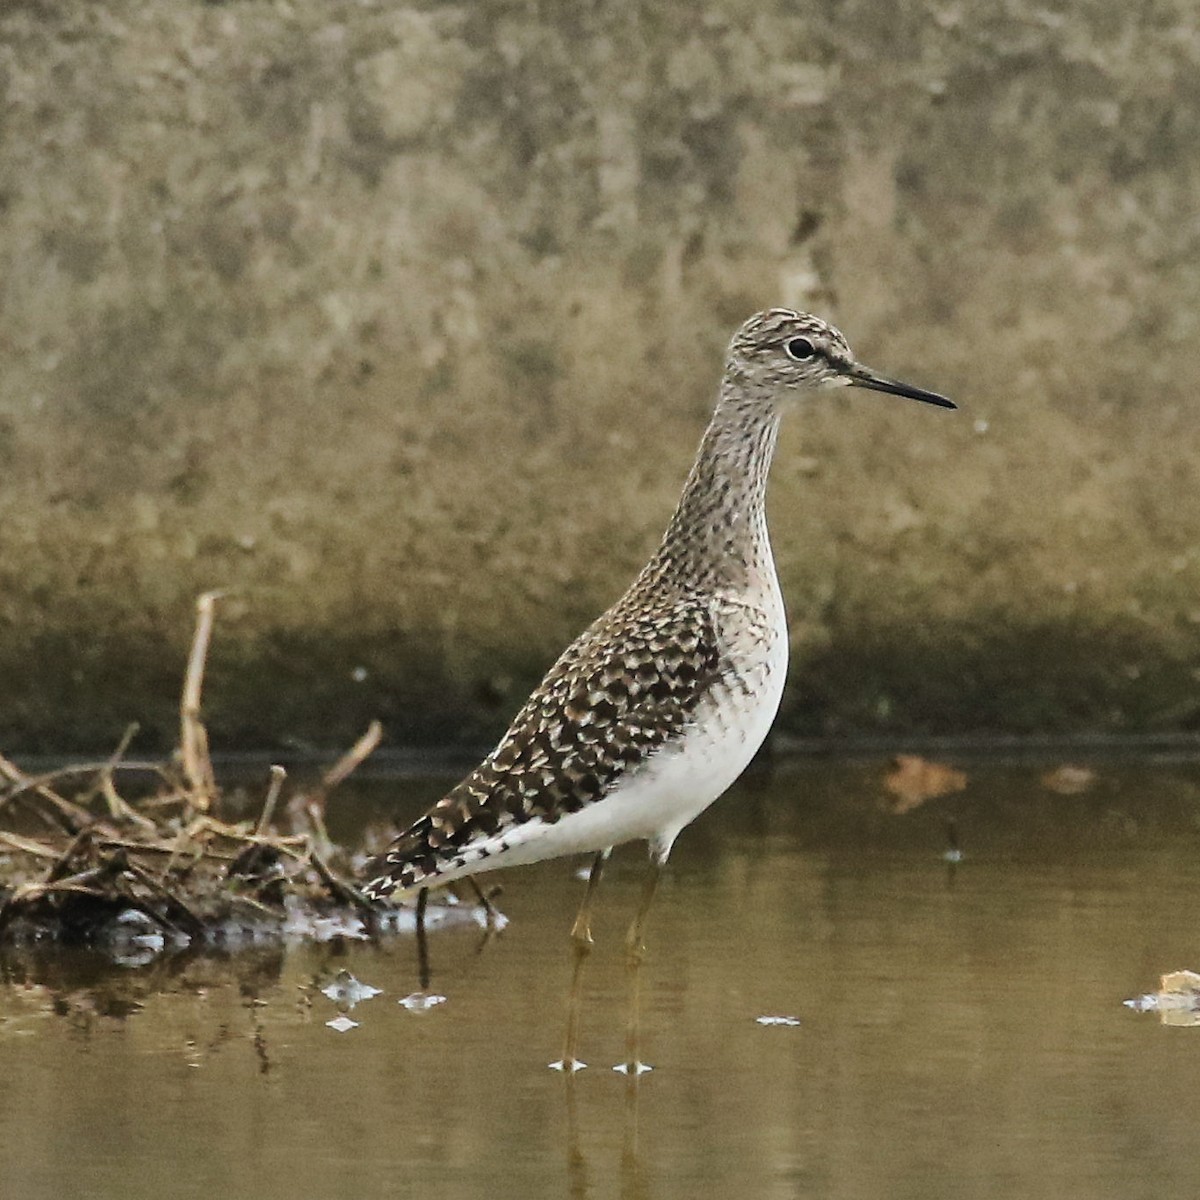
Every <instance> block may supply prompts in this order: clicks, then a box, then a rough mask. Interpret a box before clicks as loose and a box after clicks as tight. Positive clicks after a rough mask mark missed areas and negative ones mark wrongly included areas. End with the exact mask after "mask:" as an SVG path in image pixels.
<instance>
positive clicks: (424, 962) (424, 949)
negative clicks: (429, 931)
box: [417, 888, 430, 992]
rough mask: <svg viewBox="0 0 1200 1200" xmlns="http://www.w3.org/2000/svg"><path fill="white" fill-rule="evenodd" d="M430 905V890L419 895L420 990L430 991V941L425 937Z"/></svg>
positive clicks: (418, 964) (418, 970) (418, 962)
mask: <svg viewBox="0 0 1200 1200" xmlns="http://www.w3.org/2000/svg"><path fill="white" fill-rule="evenodd" d="M428 905H429V889H428V888H422V889H421V890H420V891H419V892H418V893H417V978H418V980H419V987H420V990H421V991H423V992H427V991H429V978H430V972H429V939H428V938H427V937H426V935H425V909H426V908H427V907H428Z"/></svg>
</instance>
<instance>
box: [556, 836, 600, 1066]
mask: <svg viewBox="0 0 1200 1200" xmlns="http://www.w3.org/2000/svg"><path fill="white" fill-rule="evenodd" d="M611 853H612V850H611V848H610V849H608V850H601V851H600V852H599V853H598V854H597V855H596V857H595V858H594V859H592V869H591V870H590V871H589V872H588V881H587V888H586V889H585V890H584V893H583V903H582V904H580V906H579V913H578V915H577V916H576V917H575V924H574V925H572V926H571V950H572V957H573V960H574V965H573V966H572V969H571V991H570V993H569V994H568V996H567V1036H566V1040H565V1042H564V1043H563V1056H562V1058H561V1059H560V1060H559V1061H558V1062H555V1063H551V1064H550V1065H551V1067H553V1068H554V1069H555V1070H556V1071H567V1072H573V1071H578V1070H580V1069H581V1068H583V1067H585V1066H587V1064H586V1063H582V1062H580V1061H579V1059H578V1058H577V1057H576V1054H575V1052H576V1050H577V1049H578V1046H579V1010H580V1005H581V1002H582V993H583V964H584V963H585V962H586V961H587V957H588V955H589V954H591V952H592V929H591V908H592V899H593V897H594V896H595V895H596V889H597V888H598V887H599V886H600V876H601V875H603V874H604V864H605V862H606V861H607V859H608V856H609V854H611Z"/></svg>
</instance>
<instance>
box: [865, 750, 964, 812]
mask: <svg viewBox="0 0 1200 1200" xmlns="http://www.w3.org/2000/svg"><path fill="white" fill-rule="evenodd" d="M883 786H884V787H885V788H887V790H888V791H889V792H891V794H892V795H893V796H895V797H896V799H895V800H894V801H893V802H892V805H891V811H892V812H894V813H906V812H908V811H910V810H911V809H914V808H917V807H918V806H919V805H922V804H924V803H925V801H926V800H936V799H937V798H938V797H939V796H949V795H952V794H953V793H954V792H961V791H962V790H963V788H965V787H966V786H967V776H966V772H964V771H959V770H956V769H955V768H954V767H948V766H946V765H945V763H938V762H931V761H930V760H929V759H927V758H922V757H921V756H920V755H919V754H897V755H896V757H895V758H893V759H892V764H891V767H890V768H889V769H888V773H887V775H885V776H884V780H883Z"/></svg>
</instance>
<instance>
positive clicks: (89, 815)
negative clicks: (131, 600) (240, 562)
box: [0, 592, 403, 958]
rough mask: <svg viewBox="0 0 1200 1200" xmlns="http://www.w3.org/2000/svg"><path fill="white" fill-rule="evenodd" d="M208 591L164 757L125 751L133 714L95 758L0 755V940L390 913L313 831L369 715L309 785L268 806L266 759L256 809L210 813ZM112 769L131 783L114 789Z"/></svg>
mask: <svg viewBox="0 0 1200 1200" xmlns="http://www.w3.org/2000/svg"><path fill="white" fill-rule="evenodd" d="M217 598H218V594H217V593H211V592H209V593H205V594H204V595H202V596H201V597H200V598H199V600H198V602H197V620H196V630H195V635H194V637H193V642H192V649H191V654H190V656H189V660H188V667H187V672H186V676H185V679H184V686H183V695H182V701H181V705H180V744H179V748H178V750H177V751H176V753H175V755H174V756H173V757H172V759H171V761H170V762H168V763H166V764H154V763H135V762H129V761H127V760H126V757H125V755H126V751H127V749H128V746H129V744H130V742H131V740H132V738H133V736H134V734H135V733H136V726H133V727H131V728H130V729H128V730H126V733H125V736H124V737H123V738H122V739H121V743H120V745H119V746H118V747H117V748H116V750H115V751H114V752H113V754H112V756H111V757H110V758H109V759H107V760H106V761H104V762H99V763H91V764H85V765H82V766H72V767H67V768H64V769H62V770H60V771H56V772H53V773H50V774H47V775H44V776H39V777H31V776H28V775H26V774H25V773H24V772H22V771H21V770H20V769H19V768H18V767H17V766H16V765H15V764H13V763H12V762H10V761H8V760H7V759H5V758H3V757H0V851H6V852H7V853H6V854H3V855H0V860H2V859H4V858H7V860H8V861H7V864H6V867H7V869H6V871H5V876H6V882H5V883H3V884H0V943H4V942H8V943H10V944H11V943H28V942H30V941H38V940H42V939H49V938H54V939H58V940H62V941H70V942H87V943H92V944H101V945H104V946H105V947H106V948H108V949H109V950H111V951H113V952H114V953H117V954H128V955H133V956H134V957H135V958H136V957H137V956H139V955H146V956H150V955H153V954H155V953H157V952H158V951H160V950H162V949H163V948H164V947H165V946H167V945H170V944H172V943H174V944H187V943H189V942H195V941H198V940H199V941H207V942H211V943H214V944H220V943H223V942H224V943H229V942H239V941H246V940H256V939H257V938H259V937H274V936H279V935H280V934H281V933H282V934H288V933H295V934H302V935H304V936H310V937H317V938H324V937H329V936H335V935H337V934H339V933H340V934H349V935H351V936H356V935H357V936H361V935H362V933H363V932H364V931H365V930H371V929H377V928H379V927H380V926H381V925H387V924H391V925H393V926H394V925H396V924H397V923H398V922H399V921H400V920H402V919H403V916H402V914H401V912H400V911H399V910H395V909H392V910H387V911H385V912H380V911H378V910H376V909H375V908H374V907H373V906H372V905H371V904H370V902H369V901H368V900H366V899H365V898H364V897H363V896H362V894H361V893H360V892H359V891H358V889H357V888H356V887H355V886H354V885H353V883H351V882H350V881H349V878H348V868H349V860H348V857H347V856H346V854H345V852H344V851H342V850H341V849H339V848H338V847H336V846H334V845H333V844H332V843H331V841H330V839H329V836H328V834H327V832H326V829H325V821H324V812H325V803H326V800H327V798H328V796H329V793H330V792H331V791H332V789H333V788H335V787H336V786H337V785H338V784H339V783H341V782H342V781H343V780H345V779H346V778H347V776H349V775H350V774H351V772H353V771H354V769H355V768H356V767H357V766H358V765H359V764H360V763H361V762H362V761H363V760H364V759H365V758H366V757H367V756H368V755H369V754H371V752H372V751H373V750H374V749H375V747H376V746H377V745H378V743H379V739H380V735H381V728H380V726H379V724H378V722H372V724H371V726H370V728H369V729H368V730H367V732H366V733H365V734H364V735H363V736H362V737H361V738H360V739H359V740H358V742H357V743H356V744H355V745H354V746H353V747H352V748H351V749H350V750H349V751H348V752H347V753H346V754H345V755H344V756H343V757H342V758H341V759H340V760H339V761H338V762H336V763H335V764H334V765H333V766H331V767H330V768H329V769H328V770H327V771H326V772H325V773H324V774H323V776H322V777H321V779H320V781H319V782H318V783H317V784H316V786H314V787H312V788H310V789H308V790H306V791H301V790H295V791H294V792H293V793H292V794H291V796H290V797H288V798H286V800H285V802H284V803H283V804H282V805H281V804H280V800H281V799H283V798H284V797H283V792H284V786H285V783H286V773H285V771H284V770H283V768H282V767H277V766H276V767H272V768H271V779H270V783H269V786H268V788H267V791H266V796H265V798H264V801H263V804H262V807H261V811H260V812H259V815H258V817H257V819H256V820H240V821H235V822H231V821H227V820H223V819H221V813H222V811H223V803H222V795H221V791H220V789H219V788H218V787H217V784H216V780H215V777H214V773H213V767H212V761H211V759H210V757H209V750H208V734H207V731H206V729H205V727H204V724H203V722H202V720H201V708H200V697H201V689H202V685H203V678H204V666H205V662H206V659H207V655H208V646H209V641H210V638H211V634H212V625H213V616H214V607H215V603H216V600H217ZM118 778H121V779H122V780H128V781H130V785H131V786H132V785H133V784H137V786H138V787H139V788H140V791H141V792H143V793H144V794H142V795H139V796H137V797H136V798H134V799H127V798H126V796H125V795H123V794H122V791H121V790H120V789H119V788H118V785H117V780H118ZM147 780H149V781H150V786H149V787H147ZM123 786H124V785H123ZM281 826H282V829H281Z"/></svg>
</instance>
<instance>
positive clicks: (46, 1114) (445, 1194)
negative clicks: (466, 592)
mask: <svg viewBox="0 0 1200 1200" xmlns="http://www.w3.org/2000/svg"><path fill="white" fill-rule="evenodd" d="M881 772H882V767H881V765H880V764H869V765H864V766H833V765H821V766H812V765H806V766H797V767H791V768H784V769H781V770H779V771H777V772H776V773H775V774H774V775H773V776H772V777H771V778H770V779H762V778H758V779H753V780H750V781H748V782H746V783H743V784H742V785H741V786H740V787H739V788H738V789H737V790H736V791H735V792H734V793H731V795H730V796H728V797H727V798H726V799H724V800H723V801H722V802H721V803H720V804H719V805H718V806H717V807H716V808H715V809H713V810H711V811H710V812H709V813H708V814H706V815H705V816H704V817H703V818H701V820H700V821H699V822H698V823H697V824H696V825H695V826H694V827H693V828H692V829H690V830H688V831H687V832H685V834H684V835H683V837H682V838H681V839H680V842H679V843H678V845H677V847H676V852H675V854H674V856H673V858H672V864H671V869H670V872H669V875H668V877H667V879H666V880H665V882H664V885H663V887H662V889H661V892H660V895H659V898H658V901H657V904H656V908H655V910H654V912H653V915H652V919H651V927H650V935H649V943H650V954H649V958H648V960H647V964H646V969H645V970H646V981H645V996H644V1018H643V1024H644V1027H645V1030H644V1033H645V1036H644V1054H645V1057H646V1059H647V1060H648V1061H649V1062H651V1063H652V1064H653V1065H654V1067H655V1070H654V1071H653V1072H652V1073H651V1074H648V1075H646V1076H643V1077H642V1078H641V1079H640V1080H639V1081H637V1082H636V1083H633V1082H631V1081H629V1080H627V1079H626V1078H624V1077H622V1076H621V1075H618V1074H615V1073H613V1071H612V1070H611V1067H612V1065H613V1064H615V1063H617V1062H618V1061H619V1060H620V1059H621V1057H622V1030H623V1024H624V1005H625V991H624V988H625V980H624V970H623V962H622V956H621V946H620V939H621V935H622V932H623V928H624V923H625V922H626V921H627V920H628V917H629V915H630V913H631V911H632V909H633V906H634V904H635V902H636V897H637V891H638V888H639V883H640V873H641V868H642V859H641V853H640V851H639V850H637V849H627V850H625V851H624V852H618V855H617V856H616V857H615V858H614V861H613V864H612V866H611V868H610V871H609V873H608V875H607V876H606V878H605V881H604V885H603V888H602V891H601V894H600V900H599V909H598V913H597V919H596V921H595V923H594V929H595V932H596V936H597V948H596V953H595V955H594V956H593V959H592V961H591V963H590V964H589V969H588V976H587V984H586V990H587V995H586V1007H585V1011H584V1030H583V1046H582V1051H583V1057H584V1058H585V1059H586V1060H587V1061H588V1062H589V1063H590V1064H591V1066H590V1067H589V1069H588V1070H586V1071H583V1072H581V1073H580V1074H579V1075H577V1076H576V1077H574V1078H573V1079H566V1078H564V1077H563V1076H561V1075H559V1074H556V1073H554V1072H551V1071H550V1070H548V1069H547V1066H546V1064H547V1063H548V1062H549V1061H550V1060H551V1059H554V1058H557V1057H558V1054H559V1050H560V1044H559V1043H560V1038H561V1032H562V1008H563V997H564V991H565V987H566V981H567V973H568V965H569V964H568V951H567V943H566V933H567V929H568V927H569V924H570V920H571V916H572V912H573V909H574V906H575V905H576V903H577V902H578V898H579V895H580V893H581V890H582V883H581V882H579V880H578V879H577V878H576V877H575V869H576V867H577V866H578V865H579V864H575V863H565V862H559V863H547V864H542V865H540V866H537V867H531V868H526V869H521V870H514V871H510V872H503V873H501V874H498V875H495V876H492V877H491V878H492V879H493V880H494V881H495V882H498V883H503V884H504V894H503V896H502V898H501V900H500V904H501V907H502V908H503V909H504V911H505V913H506V914H507V915H508V917H509V918H510V922H511V923H510V925H509V927H508V928H507V929H506V930H505V931H504V932H503V933H502V934H500V935H499V936H497V937H495V938H493V939H492V940H491V941H490V942H489V943H488V944H486V945H483V946H481V944H480V942H481V933H480V931H479V930H478V929H475V928H472V927H470V926H468V925H463V926H459V927H456V928H450V929H446V930H444V931H440V932H438V933H437V934H436V935H435V936H434V937H433V939H432V947H431V949H432V956H433V969H434V978H433V990H434V991H436V992H437V993H439V994H443V995H445V996H446V998H447V999H446V1001H445V1003H442V1004H438V1005H436V1006H434V1007H432V1008H430V1009H428V1010H427V1011H423V1012H422V1011H412V1010H410V1009H406V1008H405V1007H403V1006H401V1005H400V1004H398V1003H397V1001H398V1000H401V999H403V998H405V997H407V996H409V995H410V994H411V993H412V992H413V991H414V990H415V989H416V986H417V981H416V966H415V956H414V947H413V943H412V941H411V939H410V938H405V937H395V938H393V939H392V940H390V941H388V942H387V943H386V944H384V945H381V946H373V945H370V944H362V943H353V942H350V943H342V944H337V943H335V944H329V945H322V946H319V947H304V946H292V947H289V948H286V949H285V948H278V947H267V948H263V947H259V948H257V949H255V950H252V951H249V952H247V953H245V954H242V955H240V956H232V957H229V958H227V959H225V960H218V959H213V958H188V957H186V956H181V957H176V958H174V959H171V960H167V961H163V960H160V961H158V962H156V963H153V964H150V965H148V966H144V967H127V968H120V967H114V966H111V965H108V964H106V963H104V961H103V960H101V959H99V958H98V957H95V956H89V955H86V954H79V953H76V954H74V955H71V956H66V955H64V954H63V953H62V952H60V951H53V950H39V951H38V952H37V954H36V955H30V954H28V953H25V954H22V955H19V956H16V955H13V954H12V953H9V954H8V955H6V956H4V957H0V970H2V971H3V979H4V980H5V981H6V982H5V983H4V984H3V985H2V986H0V1063H2V1066H3V1077H4V1086H3V1087H2V1088H0V1145H2V1146H3V1147H4V1161H3V1169H2V1174H0V1177H2V1179H3V1183H4V1186H3V1188H0V1193H2V1194H3V1195H6V1196H7V1195H12V1196H22V1197H30V1198H36V1197H50V1196H55V1197H61V1196H75V1195H88V1196H113V1197H116V1196H122V1197H130V1198H136V1197H142V1196H146V1197H151V1196H153V1197H160V1196H164V1195H170V1196H179V1197H190V1196H196V1197H200V1196H204V1197H208V1196H215V1195H220V1196H229V1197H243V1196H244V1197H256V1198H260V1197H261V1198H272V1197H284V1196H286V1197H289V1198H290V1197H296V1196H304V1197H308V1196H328V1197H340V1196H355V1197H358V1196H397V1197H408V1196H414V1197H415V1196H421V1197H428V1198H430V1200H460V1198H463V1200H465V1198H467V1197H513V1198H514V1200H515V1198H517V1197H521V1198H525V1200H528V1198H540V1197H544V1196H568V1197H609V1196H622V1197H646V1198H659V1197H691V1198H703V1197H743V1196H747V1197H766V1198H774V1197H781V1198H782V1197H794V1196H822V1197H826V1196H828V1197H838V1198H845V1200H857V1198H860V1197H862V1198H866V1197H881V1196H884V1197H889V1198H903V1197H914V1198H916V1197H920V1198H922V1200H929V1198H936V1197H943V1196H944V1197H955V1198H962V1197H976V1196H978V1197H983V1196H987V1197H996V1196H1013V1197H1026V1198H1028V1197H1042V1196H1047V1197H1050V1196H1053V1197H1055V1198H1056V1200H1066V1198H1071V1197H1080V1198H1083V1197H1088V1198H1091V1200H1103V1198H1106V1197H1113V1198H1114V1200H1116V1198H1117V1197H1120V1198H1121V1200H1128V1198H1130V1197H1141V1196H1146V1197H1149V1196H1154V1197H1156V1198H1159V1197H1163V1196H1183V1195H1191V1194H1193V1193H1194V1190H1195V1170H1196V1165H1197V1163H1200V1122H1198V1121H1197V1120H1196V1115H1195V1112H1196V1110H1195V1088H1194V1079H1195V1070H1196V1060H1197V1058H1200V1030H1192V1029H1188V1028H1175V1027H1168V1026H1164V1025H1163V1024H1162V1023H1161V1022H1160V1021H1159V1019H1158V1017H1157V1016H1156V1015H1154V1014H1138V1013H1134V1012H1131V1011H1129V1010H1128V1009H1126V1008H1124V1007H1123V1006H1122V1003H1121V1001H1122V1000H1123V999H1125V998H1126V997H1130V996H1134V995H1137V994H1139V993H1142V992H1145V991H1149V990H1152V989H1153V988H1154V987H1155V986H1156V985H1157V983H1158V978H1159V975H1160V974H1161V973H1162V972H1165V971H1170V970H1174V969H1177V968H1185V967H1191V968H1193V969H1195V968H1198V967H1200V932H1198V931H1197V920H1196V917H1197V909H1198V907H1200V903H1198V901H1197V896H1198V895H1200V854H1198V853H1197V850H1198V848H1200V769H1197V768H1195V767H1187V766H1182V767H1171V768H1161V767H1160V768H1135V767H1101V768H1100V769H1099V780H1098V782H1097V783H1096V785H1095V786H1094V787H1093V788H1092V789H1091V790H1090V791H1088V792H1086V793H1085V794H1083V795H1079V796H1071V797H1064V796H1059V795H1055V794H1052V793H1051V792H1049V791H1047V790H1046V789H1045V788H1043V787H1042V786H1041V785H1040V783H1039V774H1040V772H1039V770H1037V769H1034V768H1028V767H1022V768H1005V769H1000V768H995V767H992V768H976V769H973V770H971V771H970V776H971V778H970V783H969V786H968V789H967V791H966V792H965V793H963V794H962V795H960V796H955V797H950V798H949V799H944V800H938V801H931V802H929V803H928V804H926V805H924V806H922V807H920V808H918V809H916V810H915V811H912V812H910V813H907V814H905V815H903V816H893V815H890V814H889V813H887V812H886V811H885V810H884V806H883V795H884V793H883V791H882V789H881V787H880V783H879V780H880V776H881ZM439 786H440V785H439V784H438V783H437V782H434V781H416V782H404V783H402V784H399V783H398V784H395V785H373V786H372V787H371V788H370V790H369V791H364V792H361V793H359V794H358V796H356V797H353V798H343V799H342V801H341V803H342V805H343V809H342V813H341V822H342V826H343V832H345V831H346V830H347V829H349V828H351V827H353V825H354V824H355V823H357V822H361V821H362V820H363V819H365V818H366V817H367V816H368V815H370V814H371V813H377V812H381V811H395V812H397V813H400V814H402V815H409V814H411V813H414V812H415V811H416V810H417V808H418V807H419V806H420V805H421V804H422V803H424V802H426V801H428V800H430V799H432V798H434V797H435V796H436V795H437V793H438V789H439ZM949 817H953V819H954V820H955V821H956V823H957V827H958V833H959V838H960V841H961V846H962V852H963V861H962V862H961V863H960V864H958V865H956V866H954V865H951V864H948V863H947V862H946V861H945V860H944V858H943V854H944V852H945V850H946V848H947V840H946V837H947V835H946V824H945V823H946V820H947V818H949ZM341 969H348V970H349V971H351V972H352V973H353V975H354V976H356V977H357V978H358V979H360V980H363V981H364V982H366V983H369V984H371V985H373V986H375V987H378V988H381V989H382V994H380V995H378V996H375V997H373V998H372V999H369V1000H366V1001H364V1002H362V1003H360V1004H358V1005H357V1006H356V1007H355V1008H354V1009H353V1010H352V1011H351V1012H350V1013H349V1014H347V1015H349V1017H350V1018H351V1019H353V1020H355V1021H358V1022H359V1024H358V1025H357V1026H356V1027H354V1028H350V1029H348V1030H347V1031H346V1032H344V1033H339V1032H337V1031H335V1030H334V1029H332V1028H330V1027H328V1026H327V1024H326V1022H327V1021H330V1020H333V1019H335V1018H337V1017H338V1015H339V1010H338V1007H337V1005H336V1004H335V1003H334V1001H333V1000H331V999H329V998H327V997H326V996H325V995H324V994H323V993H322V992H321V991H320V988H321V987H322V986H323V985H325V984H327V983H329V982H330V981H331V979H332V978H333V977H334V975H335V974H336V973H337V972H338V971H339V970H341ZM760 1017H788V1018H793V1019H794V1020H795V1021H798V1022H799V1023H798V1024H793V1023H786V1024H783V1023H781V1024H763V1023H760V1022H759V1020H758V1019H759V1018H760Z"/></svg>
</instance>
